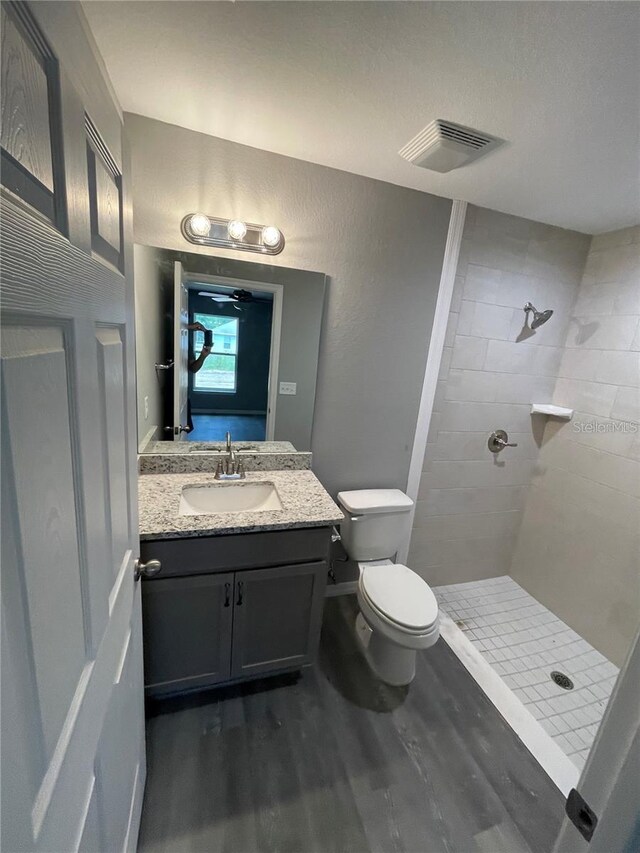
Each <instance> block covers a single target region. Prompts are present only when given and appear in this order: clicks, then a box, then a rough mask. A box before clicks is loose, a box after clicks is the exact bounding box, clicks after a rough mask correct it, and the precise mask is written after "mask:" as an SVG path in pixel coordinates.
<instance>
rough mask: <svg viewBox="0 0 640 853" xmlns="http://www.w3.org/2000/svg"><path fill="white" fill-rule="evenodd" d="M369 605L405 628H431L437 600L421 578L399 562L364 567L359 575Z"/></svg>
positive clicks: (436, 616) (436, 610)
mask: <svg viewBox="0 0 640 853" xmlns="http://www.w3.org/2000/svg"><path fill="white" fill-rule="evenodd" d="M360 583H361V585H362V590H363V592H364V593H365V595H366V596H367V598H368V599H369V601H370V602H371V604H372V605H373V606H374V607H375V608H376V609H377V610H379V611H380V612H381V613H382V614H384V615H385V616H386V617H387V618H388V619H390V620H391V621H392V622H396V623H397V624H398V625H403V626H404V627H405V628H411V629H412V630H420V629H423V628H430V627H431V626H432V625H433V624H434V623H435V621H436V620H437V618H438V602H437V601H436V597H435V595H434V594H433V592H431V588H430V587H429V585H428V584H427V583H425V582H424V581H423V580H422V578H421V577H420V576H419V575H417V574H416V573H415V572H413V571H411V569H409V568H407V566H403V565H402V564H401V563H395V564H393V565H386V566H367V567H366V568H365V569H363V571H362V575H361V577H360Z"/></svg>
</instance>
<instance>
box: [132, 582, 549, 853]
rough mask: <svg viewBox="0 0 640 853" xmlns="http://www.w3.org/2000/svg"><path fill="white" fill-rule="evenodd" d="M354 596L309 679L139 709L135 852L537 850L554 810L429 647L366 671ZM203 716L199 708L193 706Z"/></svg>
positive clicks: (459, 674)
mask: <svg viewBox="0 0 640 853" xmlns="http://www.w3.org/2000/svg"><path fill="white" fill-rule="evenodd" d="M355 613H356V611H355V602H354V598H353V597H352V596H349V597H348V598H343V599H335V598H334V599H329V600H328V601H327V604H326V608H325V619H324V627H323V635H322V643H321V652H320V660H319V663H318V664H317V666H316V667H314V668H313V669H312V670H310V671H307V672H305V673H304V675H302V677H301V678H299V679H295V678H291V677H289V678H284V679H283V678H280V679H278V680H274V679H271V680H265V681H262V682H254V683H252V684H248V685H244V686H242V687H236V688H234V689H226V690H219V691H217V692H215V691H212V692H210V693H209V694H208V695H207V696H203V695H200V696H199V697H191V698H188V699H178V700H170V701H168V702H165V703H164V704H163V705H160V706H156V707H155V708H154V709H151V712H152V713H153V714H155V715H154V716H151V717H150V718H149V720H148V727H147V750H148V777H147V788H146V795H145V801H144V809H143V815H142V828H141V834H140V844H139V848H138V849H139V851H145V852H146V851H154V853H156V851H157V853H159V851H163V853H182V851H211V853H212V852H213V851H226V853H252V851H261V853H262V851H265V853H266V852H267V851H273V853H280V851H283V853H284V851H290V853H303V851H304V852H305V853H306V851H318V853H325V851H345V853H359V851H380V853H387V851H416V853H439V851H443V853H472V851H478V853H520V851H526V853H546V851H550V850H551V848H552V846H553V842H554V839H555V837H556V835H557V832H558V829H559V827H560V822H561V819H562V813H563V803H564V800H563V797H562V795H561V794H560V792H559V791H558V790H557V788H555V786H554V785H553V783H552V782H551V781H550V779H549V778H548V777H547V776H546V775H545V773H544V772H543V771H542V769H541V768H540V766H539V765H538V764H537V763H536V761H535V760H534V759H533V758H532V757H531V755H530V754H529V753H528V752H527V750H526V749H525V748H524V746H523V745H522V743H521V742H520V741H519V740H518V738H517V737H516V736H515V735H514V733H513V732H512V731H511V729H510V728H509V727H508V726H507V725H506V723H505V722H504V721H503V719H502V718H501V717H500V715H499V714H498V712H497V711H496V710H495V708H494V707H493V705H491V703H490V702H489V701H488V700H487V698H486V697H485V695H484V694H483V693H482V691H481V690H480V689H479V688H478V686H477V685H476V684H475V682H474V681H473V680H472V679H471V677H470V676H469V675H468V673H467V672H466V670H465V669H464V668H463V666H462V664H460V662H459V661H458V659H457V658H456V657H455V655H454V654H453V653H452V652H451V651H450V650H449V647H448V646H447V645H446V644H445V643H444V641H443V640H440V641H439V642H438V643H437V645H436V646H434V647H433V648H432V649H429V650H427V651H425V652H421V653H419V661H418V671H417V675H416V678H415V680H414V682H413V683H412V684H411V686H410V687H409V688H408V689H405V688H392V687H388V686H386V685H384V684H382V683H381V682H379V681H377V680H376V679H375V678H374V677H373V676H372V675H371V673H370V671H369V669H368V667H367V666H366V664H365V662H364V660H363V659H362V657H361V656H360V654H359V652H358V649H357V647H356V645H355V641H354V637H353V633H352V625H351V623H352V622H353V620H354V619H355ZM205 703H206V704H205Z"/></svg>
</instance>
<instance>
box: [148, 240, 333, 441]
mask: <svg viewBox="0 0 640 853" xmlns="http://www.w3.org/2000/svg"><path fill="white" fill-rule="evenodd" d="M134 287H135V310H136V372H137V391H138V444H139V448H138V449H139V452H140V453H167V452H171V453H183V452H194V451H199V452H203V451H206V450H218V449H220V448H221V447H224V442H225V436H226V433H227V432H229V433H231V438H232V441H233V444H234V447H236V449H239V450H241V449H246V450H251V451H253V452H259V451H261V450H264V451H270V452H274V451H282V452H286V451H291V450H293V449H296V450H301V451H309V450H310V449H311V430H312V426H313V410H314V405H315V393H316V374H317V370H318V349H319V345H320V330H321V326H322V314H323V310H324V298H325V288H326V276H325V275H324V273H319V272H308V271H305V270H296V269H289V268H286V267H276V266H271V265H266V264H259V263H252V262H250V261H241V260H235V259H228V258H217V257H210V256H207V255H201V254H195V253H190V252H178V251H175V250H170V249H162V248H155V247H152V246H141V245H135V246H134Z"/></svg>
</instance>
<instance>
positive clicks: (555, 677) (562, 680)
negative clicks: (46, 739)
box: [551, 669, 573, 690]
mask: <svg viewBox="0 0 640 853" xmlns="http://www.w3.org/2000/svg"><path fill="white" fill-rule="evenodd" d="M551 680H552V681H554V682H555V683H556V684H557V685H558V687H562V689H563V690H573V681H571V679H570V678H569V676H568V675H565V674H564V672H557V671H556V670H555V669H554V671H553V672H552V673H551Z"/></svg>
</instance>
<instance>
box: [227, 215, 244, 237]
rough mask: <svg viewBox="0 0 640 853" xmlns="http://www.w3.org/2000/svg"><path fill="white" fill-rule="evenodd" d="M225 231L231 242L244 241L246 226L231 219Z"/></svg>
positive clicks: (237, 220)
mask: <svg viewBox="0 0 640 853" xmlns="http://www.w3.org/2000/svg"><path fill="white" fill-rule="evenodd" d="M227 231H228V232H229V237H231V239H232V240H244V236H245V234H246V233H247V226H246V225H245V224H244V222H241V221H240V220H239V219H232V220H231V222H230V223H229V224H228V225H227Z"/></svg>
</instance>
